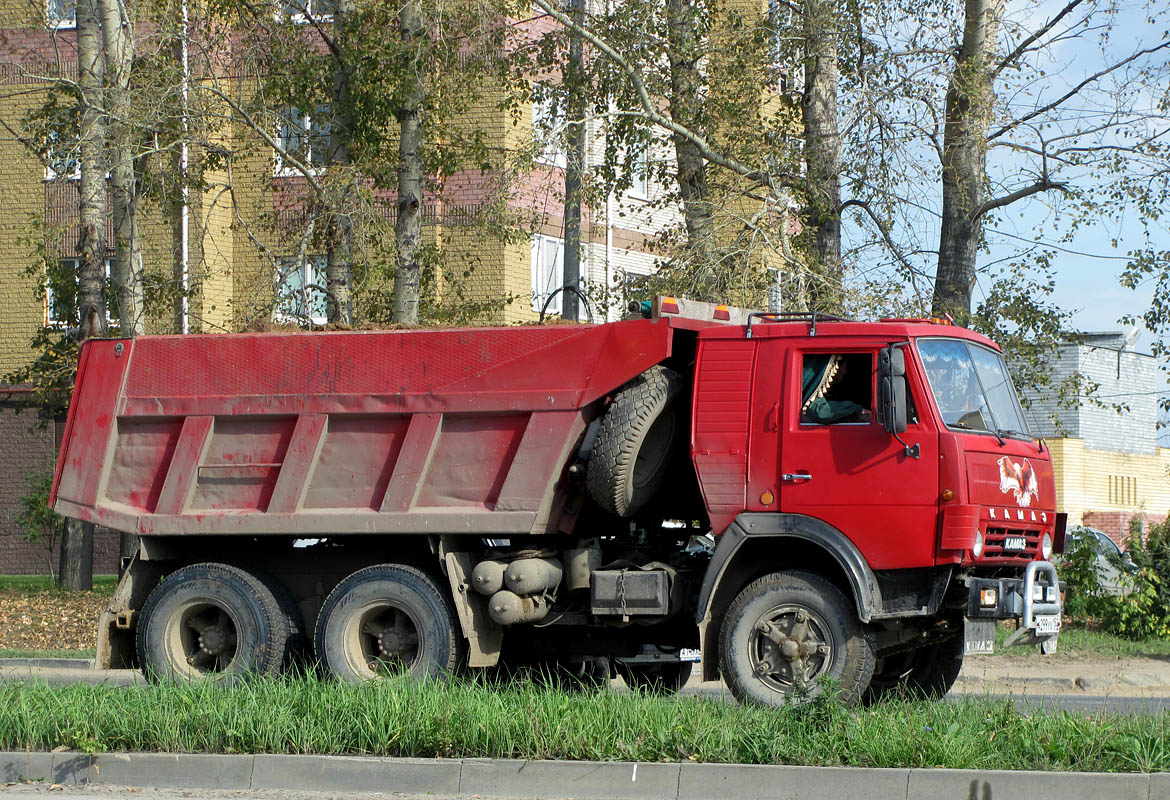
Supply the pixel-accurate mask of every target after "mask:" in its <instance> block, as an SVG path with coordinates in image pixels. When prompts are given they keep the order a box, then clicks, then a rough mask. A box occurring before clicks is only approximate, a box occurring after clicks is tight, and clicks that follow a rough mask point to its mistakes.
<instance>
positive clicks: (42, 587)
mask: <svg viewBox="0 0 1170 800" xmlns="http://www.w3.org/2000/svg"><path fill="white" fill-rule="evenodd" d="M117 585H118V576H117V575H94V576H93V590H94V591H95V592H107V593H108V592H113V591H114V587H115V586H117ZM3 589H18V590H21V591H27V592H42V591H58V589H57V584H56V583H55V582H54V581H53V579H52V577H50V576H48V575H0V590H3Z"/></svg>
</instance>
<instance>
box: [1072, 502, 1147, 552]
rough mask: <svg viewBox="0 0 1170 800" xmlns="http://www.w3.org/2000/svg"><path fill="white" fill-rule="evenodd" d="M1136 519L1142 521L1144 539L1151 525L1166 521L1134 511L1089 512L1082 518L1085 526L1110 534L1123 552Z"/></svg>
mask: <svg viewBox="0 0 1170 800" xmlns="http://www.w3.org/2000/svg"><path fill="white" fill-rule="evenodd" d="M1135 518H1136V519H1139V520H1141V525H1142V536H1143V538H1144V536H1145V532H1146V531H1147V530H1148V529H1149V527H1150V525H1151V523H1161V522H1165V520H1166V517H1165V516H1158V515H1156V514H1142V513H1135V512H1133V511H1087V512H1085V514H1084V516H1083V517H1082V519H1083V524H1084V525H1086V526H1088V527H1090V528H1096V529H1097V530H1099V531H1102V532H1104V533H1106V534H1108V535H1109V538H1110V539H1112V540H1113V541H1114V542H1115V543H1116V544H1117V546H1118V547H1120V548H1121V549H1122V550H1125V549H1126V543H1127V541H1128V540H1129V526H1130V524H1131V523H1132V522H1133V520H1134V519H1135Z"/></svg>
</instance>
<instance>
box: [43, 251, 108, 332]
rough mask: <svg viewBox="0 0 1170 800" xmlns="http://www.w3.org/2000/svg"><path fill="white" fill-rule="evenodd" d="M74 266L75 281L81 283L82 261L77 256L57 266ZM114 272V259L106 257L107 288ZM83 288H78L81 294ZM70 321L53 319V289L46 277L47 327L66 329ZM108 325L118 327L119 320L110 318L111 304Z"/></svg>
mask: <svg viewBox="0 0 1170 800" xmlns="http://www.w3.org/2000/svg"><path fill="white" fill-rule="evenodd" d="M67 262H68V263H71V264H72V272H73V279H74V280H76V281H78V282H79V283H80V281H81V259H80V258H78V257H77V256H70V257H69V258H59V259H57V266H58V267H60V266H61V265H62V264H65V263H67ZM113 270H114V257H113V256H106V286H107V287H108V286H109V285H110V275H112V274H113ZM80 289H81V287H80V286H78V291H79V292H80ZM69 322H70V320H66V319H54V318H53V287H52V286H50V285H49V278H48V276H47V275H46V276H45V327H46V328H64V327H66V326H67V325H68V324H69ZM106 324H107V325H117V324H119V323H118V320H117V319H116V318H114V317H112V316H110V304H109V302H107V303H106Z"/></svg>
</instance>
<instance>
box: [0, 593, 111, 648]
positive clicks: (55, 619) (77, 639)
mask: <svg viewBox="0 0 1170 800" xmlns="http://www.w3.org/2000/svg"><path fill="white" fill-rule="evenodd" d="M109 597H110V595H109V592H62V591H58V590H55V589H39V590H27V589H0V650H86V649H91V648H93V646H94V638H95V637H96V635H97V618H98V614H100V613H101V611H102V609H103V608H104V607H105V604H106V601H107V600H108V599H109Z"/></svg>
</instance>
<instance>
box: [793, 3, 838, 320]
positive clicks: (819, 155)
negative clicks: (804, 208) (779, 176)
mask: <svg viewBox="0 0 1170 800" xmlns="http://www.w3.org/2000/svg"><path fill="white" fill-rule="evenodd" d="M837 34H838V21H837V15H836V4H835V0H805V2H804V47H805V60H804V96H803V98H802V101H801V108H802V111H803V114H804V160H805V164H806V165H807V175H808V202H809V225H810V226H811V227H812V228H813V230H814V231H815V235H816V240H815V256H816V261H817V270H816V271H817V272H818V273H819V275H816V276H813V285H812V286H810V289H811V292H810V298H809V302H810V310H819V311H836V310H838V309H839V307H840V304H841V299H842V294H843V275H842V270H841V216H840V208H841V135H840V133H839V132H838V130H837V76H838V62H837Z"/></svg>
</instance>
